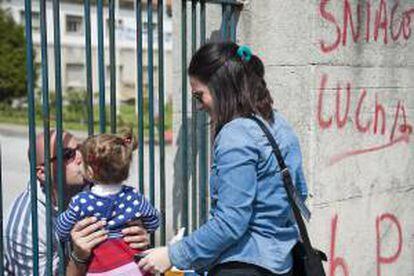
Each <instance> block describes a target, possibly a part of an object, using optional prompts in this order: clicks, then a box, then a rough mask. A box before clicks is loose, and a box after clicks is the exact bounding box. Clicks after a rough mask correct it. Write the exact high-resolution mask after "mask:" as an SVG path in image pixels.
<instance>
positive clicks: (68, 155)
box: [41, 145, 80, 165]
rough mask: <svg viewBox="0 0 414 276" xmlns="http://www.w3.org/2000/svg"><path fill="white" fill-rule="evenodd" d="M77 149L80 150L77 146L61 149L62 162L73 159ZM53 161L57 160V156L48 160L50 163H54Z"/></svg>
mask: <svg viewBox="0 0 414 276" xmlns="http://www.w3.org/2000/svg"><path fill="white" fill-rule="evenodd" d="M79 148H80V147H79V145H78V146H76V148H63V149H62V158H63V161H68V160H72V159H73V158H75V156H76V151H78V150H79ZM55 160H57V155H55V156H53V157H51V158H50V162H54V161H55ZM41 165H44V163H42V164H41Z"/></svg>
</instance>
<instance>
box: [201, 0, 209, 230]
mask: <svg viewBox="0 0 414 276" xmlns="http://www.w3.org/2000/svg"><path fill="white" fill-rule="evenodd" d="M205 43H206V2H205V0H201V1H200V44H201V45H203V44H205ZM199 121H200V126H199V128H200V131H199V133H200V139H199V140H200V154H199V161H198V162H199V166H200V169H199V179H200V188H199V196H198V197H199V201H200V204H199V210H200V215H199V223H200V225H201V224H204V223H205V222H206V221H207V194H208V193H207V187H208V185H207V181H208V144H209V142H208V141H209V139H207V137H208V128H207V113H206V112H205V111H201V112H200V116H199Z"/></svg>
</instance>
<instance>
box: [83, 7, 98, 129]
mask: <svg viewBox="0 0 414 276" xmlns="http://www.w3.org/2000/svg"><path fill="white" fill-rule="evenodd" d="M84 13H85V60H86V102H87V104H86V106H87V110H88V136H92V135H93V133H94V125H95V124H94V116H93V90H92V46H91V2H90V0H85V1H84Z"/></svg>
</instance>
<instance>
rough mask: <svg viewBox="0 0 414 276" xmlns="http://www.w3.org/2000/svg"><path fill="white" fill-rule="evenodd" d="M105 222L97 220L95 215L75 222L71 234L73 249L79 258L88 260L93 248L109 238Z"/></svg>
mask: <svg viewBox="0 0 414 276" xmlns="http://www.w3.org/2000/svg"><path fill="white" fill-rule="evenodd" d="M105 224H106V222H105V221H97V218H95V217H88V218H85V219H83V220H81V221H79V222H77V223H76V224H75V226H74V227H73V229H72V231H71V232H70V235H71V238H72V245H73V249H72V250H73V251H74V253H75V254H76V256H77V257H78V258H80V259H84V260H87V259H88V258H89V257H90V256H91V252H92V249H93V248H94V247H95V246H96V245H98V244H100V243H101V242H103V241H105V240H106V239H107V238H108V236H107V235H106V234H107V233H106V230H104V229H103V227H104V225H105Z"/></svg>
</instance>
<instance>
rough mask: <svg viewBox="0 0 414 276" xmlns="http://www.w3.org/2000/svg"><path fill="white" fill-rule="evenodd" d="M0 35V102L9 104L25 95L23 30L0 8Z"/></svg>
mask: <svg viewBox="0 0 414 276" xmlns="http://www.w3.org/2000/svg"><path fill="white" fill-rule="evenodd" d="M0 34H1V35H0V102H11V100H12V99H13V98H19V97H22V96H25V95H26V44H25V37H24V28H23V27H22V26H20V25H18V24H16V22H14V20H13V18H12V17H11V16H10V15H9V14H8V13H7V12H6V11H4V10H2V9H1V8H0ZM34 77H35V80H36V78H37V73H36V72H35V76H34Z"/></svg>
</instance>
